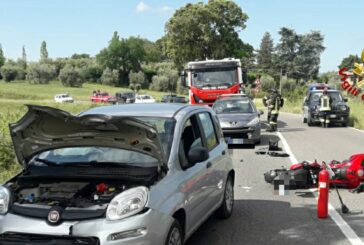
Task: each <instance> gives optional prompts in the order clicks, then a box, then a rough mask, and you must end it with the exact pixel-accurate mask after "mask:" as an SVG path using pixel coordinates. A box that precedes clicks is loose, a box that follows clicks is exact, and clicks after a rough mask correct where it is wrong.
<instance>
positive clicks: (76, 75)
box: [58, 64, 85, 87]
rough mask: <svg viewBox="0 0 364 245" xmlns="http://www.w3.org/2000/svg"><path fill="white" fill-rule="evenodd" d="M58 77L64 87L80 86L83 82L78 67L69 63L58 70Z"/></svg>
mask: <svg viewBox="0 0 364 245" xmlns="http://www.w3.org/2000/svg"><path fill="white" fill-rule="evenodd" d="M58 78H59V80H61V82H62V84H63V86H65V87H82V84H83V83H84V82H85V79H84V77H83V76H82V74H81V71H80V69H79V68H74V67H73V66H71V65H69V64H68V65H66V66H65V67H64V68H63V69H62V70H61V71H60V73H59V76H58Z"/></svg>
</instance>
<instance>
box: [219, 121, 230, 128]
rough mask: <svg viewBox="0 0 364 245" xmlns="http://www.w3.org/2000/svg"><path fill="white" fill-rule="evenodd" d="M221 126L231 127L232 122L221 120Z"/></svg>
mask: <svg viewBox="0 0 364 245" xmlns="http://www.w3.org/2000/svg"><path fill="white" fill-rule="evenodd" d="M220 126H221V127H222V128H229V127H230V123H229V122H221V121H220Z"/></svg>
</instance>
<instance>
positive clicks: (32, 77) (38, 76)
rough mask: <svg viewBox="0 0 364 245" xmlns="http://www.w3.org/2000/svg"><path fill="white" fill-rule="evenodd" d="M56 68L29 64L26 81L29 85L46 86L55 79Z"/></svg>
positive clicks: (48, 65)
mask: <svg viewBox="0 0 364 245" xmlns="http://www.w3.org/2000/svg"><path fill="white" fill-rule="evenodd" d="M56 73H57V72H56V67H55V66H53V65H50V64H46V63H38V62H35V63H30V64H29V66H28V69H27V75H26V79H27V80H28V81H29V83H30V84H48V83H49V82H50V81H51V80H52V79H54V78H55V77H56Z"/></svg>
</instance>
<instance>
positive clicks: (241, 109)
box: [213, 100, 254, 114]
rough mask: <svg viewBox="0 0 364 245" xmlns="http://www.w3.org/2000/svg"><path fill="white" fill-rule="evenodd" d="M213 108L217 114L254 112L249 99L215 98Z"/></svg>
mask: <svg viewBox="0 0 364 245" xmlns="http://www.w3.org/2000/svg"><path fill="white" fill-rule="evenodd" d="M213 109H214V111H215V112H216V113H217V114H222V113H224V114H225V113H253V112H254V110H253V107H252V105H251V104H250V102H249V100H217V101H216V102H215V103H214V105H213Z"/></svg>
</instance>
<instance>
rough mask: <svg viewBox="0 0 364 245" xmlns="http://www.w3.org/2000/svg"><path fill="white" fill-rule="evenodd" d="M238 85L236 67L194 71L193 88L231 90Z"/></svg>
mask: <svg viewBox="0 0 364 245" xmlns="http://www.w3.org/2000/svg"><path fill="white" fill-rule="evenodd" d="M236 83H238V79H237V69H236V67H230V68H214V69H201V70H193V71H192V86H195V87H197V88H202V89H223V88H229V87H231V86H232V85H234V84H236Z"/></svg>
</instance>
